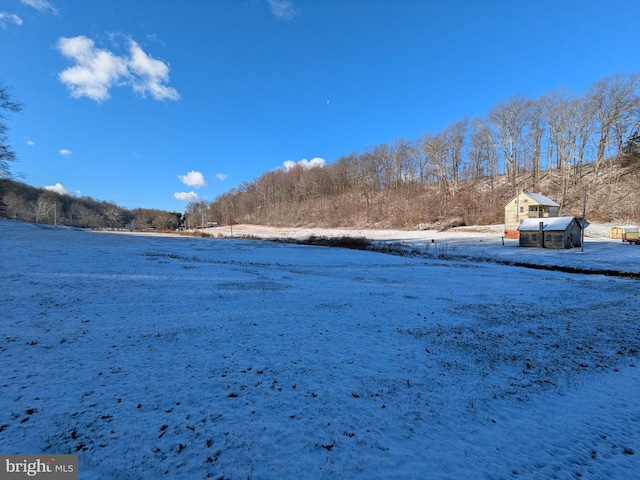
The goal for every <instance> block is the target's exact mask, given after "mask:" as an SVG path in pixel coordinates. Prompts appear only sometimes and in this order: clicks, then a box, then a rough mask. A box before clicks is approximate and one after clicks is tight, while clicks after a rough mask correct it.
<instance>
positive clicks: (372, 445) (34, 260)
mask: <svg viewBox="0 0 640 480" xmlns="http://www.w3.org/2000/svg"><path fill="white" fill-rule="evenodd" d="M590 228H591V227H590ZM243 229H244V230H246V231H243ZM475 230H476V231H474V229H470V228H467V229H456V230H455V231H453V232H451V231H450V232H432V231H429V232H384V233H378V234H374V233H372V232H371V231H368V232H364V231H362V232H361V233H358V231H348V232H347V234H348V235H350V236H366V237H371V238H376V239H378V240H385V241H393V242H402V243H403V244H408V245H411V246H412V248H415V249H416V251H423V253H424V255H422V256H414V257H403V256H397V255H385V254H381V253H375V252H368V251H356V250H344V249H335V248H327V247H317V246H305V245H292V244H282V243H273V242H267V241H255V240H242V239H228V238H220V239H212V238H191V237H177V236H176V237H161V236H153V235H145V236H131V235H114V234H104V233H91V232H85V231H79V230H73V229H67V228H59V227H58V228H56V227H51V226H44V225H31V224H25V223H17V222H10V221H5V220H0V248H1V250H0V251H2V252H3V253H2V257H1V259H0V267H1V271H2V273H3V276H4V278H5V288H3V289H2V291H1V293H0V322H1V323H0V325H1V326H2V331H1V334H2V335H1V336H0V358H1V359H2V362H1V363H0V365H1V370H0V373H1V374H2V380H1V381H0V452H2V453H44V452H48V453H77V454H78V455H79V458H80V478H81V479H103V478H104V479H109V478H114V479H120V478H123V479H136V478H142V479H155V478H161V477H164V478H184V479H200V478H232V479H239V478H253V479H256V478H257V479H260V478H265V479H266V478H278V479H280V478H312V479H314V478H455V479H457V478H496V479H499V478H577V477H582V478H624V479H627V478H634V476H635V477H636V478H637V475H638V473H637V472H639V471H640V402H639V400H640V372H639V368H638V362H639V359H638V351H639V350H640V323H639V321H638V313H639V311H640V308H639V307H640V283H639V282H640V280H638V279H634V278H619V277H615V276H604V275H584V274H573V273H563V272H558V271H547V270H536V269H531V268H522V267H514V266H508V265H504V264H501V263H499V262H500V261H505V260H507V261H512V262H513V261H523V262H525V263H531V264H536V263H537V264H545V265H564V266H576V267H577V268H578V267H579V268H587V269H589V268H591V267H593V268H591V269H596V268H601V269H607V270H618V271H625V272H640V247H634V246H630V245H623V244H622V243H621V242H620V241H619V240H616V241H613V240H609V239H607V238H606V235H604V234H603V235H600V234H597V235H595V236H587V241H586V244H585V248H584V251H581V249H579V248H578V249H573V250H541V249H523V248H519V247H517V242H515V241H513V240H505V241H504V245H503V244H502V238H501V236H500V232H499V231H498V230H496V229H475ZM593 231H594V232H597V229H595V228H594V230H593ZM217 232H219V233H220V234H221V235H224V234H228V233H229V232H228V231H227V232H225V231H224V229H223V228H220V229H218V230H217ZM272 233H274V235H273V236H274V237H276V236H277V237H281V236H283V232H282V231H280V232H272ZM245 234H246V235H255V236H263V237H266V236H268V232H267V231H266V230H265V229H261V230H259V231H257V230H256V229H255V228H253V229H252V227H243V226H234V235H245ZM311 234H314V235H324V236H331V235H334V234H336V232H330V231H313V232H312V233H311ZM287 235H288V236H292V237H296V236H301V237H304V236H307V235H308V234H307V233H305V232H298V231H291V232H289V233H288V234H287ZM432 240H433V241H432ZM442 253H445V255H440V254H442ZM436 254H437V255H436ZM444 257H446V258H447V260H443V259H442V258H444ZM479 260H480V261H479ZM494 260H497V262H496V261H494Z"/></svg>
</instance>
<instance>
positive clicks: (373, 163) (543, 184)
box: [186, 73, 640, 227]
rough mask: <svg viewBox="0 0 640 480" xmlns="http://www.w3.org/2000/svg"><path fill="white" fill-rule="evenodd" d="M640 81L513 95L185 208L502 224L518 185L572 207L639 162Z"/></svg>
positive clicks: (221, 216)
mask: <svg viewBox="0 0 640 480" xmlns="http://www.w3.org/2000/svg"><path fill="white" fill-rule="evenodd" d="M639 86H640V77H639V75H638V73H632V74H620V75H615V76H611V77H607V78H604V79H602V80H599V81H597V82H595V83H594V84H593V85H591V86H590V87H589V88H588V89H587V90H586V91H585V92H584V94H583V95H580V96H578V95H576V94H574V93H572V92H571V91H569V90H567V89H561V90H556V91H551V92H548V93H545V94H543V95H541V96H540V97H538V98H535V99H532V98H527V97H524V96H522V95H514V96H511V97H509V98H506V99H505V100H503V101H501V102H499V103H498V104H496V105H495V106H493V107H492V108H491V109H490V110H489V112H488V113H487V114H486V115H485V116H484V117H479V118H474V119H469V118H462V119H460V120H456V121H454V122H451V123H450V124H449V125H448V126H447V127H446V128H444V129H443V130H442V131H437V132H426V133H424V134H423V135H421V136H420V137H419V138H417V139H413V140H406V139H403V138H400V139H396V140H394V141H393V142H392V143H383V144H380V145H376V146H372V147H369V148H366V149H365V150H364V151H362V152H353V153H350V154H347V155H344V156H342V157H340V158H338V159H337V160H336V161H334V162H333V163H331V164H328V165H324V166H312V167H310V166H309V165H295V166H293V167H290V168H281V169H277V170H275V171H269V172H265V173H264V174H262V175H261V176H260V177H259V178H258V179H256V180H254V181H250V182H244V183H242V184H240V185H239V186H238V188H236V189H233V190H231V191H229V192H227V193H224V194H222V195H220V196H218V197H217V198H216V199H215V200H214V201H212V202H206V201H200V202H192V203H190V204H189V205H188V207H187V212H186V216H187V217H191V218H193V219H199V220H198V221H195V220H194V221H193V223H194V224H195V223H199V224H202V223H205V222H206V221H207V220H213V221H218V222H221V223H242V222H247V223H265V224H275V225H318V226H321V225H322V226H346V225H360V226H383V227H385V226H395V227H414V226H415V225H417V224H419V223H434V222H439V221H444V219H445V218H447V217H448V218H452V217H456V218H458V221H459V222H462V223H467V224H473V223H486V222H492V223H493V222H495V223H502V215H503V210H502V209H503V207H504V204H505V203H506V201H508V199H510V198H511V197H512V196H514V195H515V193H516V192H517V190H519V189H524V190H529V191H533V192H541V193H545V194H546V195H548V196H551V197H552V198H554V199H555V200H556V201H557V202H558V203H560V205H561V206H562V207H563V208H564V210H565V211H566V210H568V209H571V208H574V207H575V206H576V205H575V204H576V203H578V197H580V198H581V197H582V192H583V190H584V188H585V187H586V188H588V191H589V194H590V195H591V196H592V197H593V198H594V199H595V198H599V196H601V195H602V194H603V188H605V184H607V183H608V184H610V183H611V180H610V177H611V175H612V174H614V169H617V170H615V171H617V172H619V174H620V175H622V174H623V173H624V171H622V170H619V167H620V161H621V159H623V158H625V159H626V162H627V164H628V163H629V161H630V159H631V158H636V159H637V156H636V157H633V156H631V157H630V156H629V155H628V152H629V151H632V150H633V146H634V142H637V141H638V138H639V131H640V96H639ZM620 172H622V173H620ZM614 177H615V174H614ZM605 178H606V179H608V180H606V181H605V182H604V183H603V181H604V179H605ZM601 213H602V215H605V216H606V215H607V214H606V213H605V212H604V210H602V211H601ZM610 214H613V212H610ZM615 214H616V215H618V214H620V212H615ZM628 214H629V215H634V214H635V213H634V212H628Z"/></svg>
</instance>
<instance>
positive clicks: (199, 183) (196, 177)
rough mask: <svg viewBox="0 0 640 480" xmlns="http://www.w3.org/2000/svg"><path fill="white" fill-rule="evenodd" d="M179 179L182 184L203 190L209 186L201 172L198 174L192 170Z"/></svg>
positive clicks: (179, 176)
mask: <svg viewBox="0 0 640 480" xmlns="http://www.w3.org/2000/svg"><path fill="white" fill-rule="evenodd" d="M178 178H179V179H180V181H181V182H182V183H184V184H185V185H187V186H189V187H194V188H201V187H204V186H205V185H206V184H207V181H206V180H205V179H204V175H203V174H202V173H200V172H196V171H195V170H191V171H190V172H188V173H187V174H186V175H178Z"/></svg>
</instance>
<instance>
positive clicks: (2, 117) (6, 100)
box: [0, 82, 22, 179]
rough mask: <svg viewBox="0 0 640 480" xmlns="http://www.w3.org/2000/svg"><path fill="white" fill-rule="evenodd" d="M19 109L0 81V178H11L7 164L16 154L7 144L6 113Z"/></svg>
mask: <svg viewBox="0 0 640 480" xmlns="http://www.w3.org/2000/svg"><path fill="white" fill-rule="evenodd" d="M21 110H22V105H21V104H20V103H19V102H16V101H15V100H13V99H12V98H11V93H10V90H9V88H8V87H7V86H5V85H4V84H3V83H2V82H0V179H2V178H11V171H10V168H9V164H10V163H11V162H14V161H15V160H16V154H15V152H14V151H13V150H12V149H11V147H10V146H9V144H8V138H7V131H8V130H9V127H8V126H7V124H6V119H7V113H8V112H13V113H17V112H19V111H21Z"/></svg>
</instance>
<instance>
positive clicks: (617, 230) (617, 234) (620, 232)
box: [609, 226, 638, 239]
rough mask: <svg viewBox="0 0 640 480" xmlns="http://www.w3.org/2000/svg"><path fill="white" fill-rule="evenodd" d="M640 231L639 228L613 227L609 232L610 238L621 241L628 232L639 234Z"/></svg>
mask: <svg viewBox="0 0 640 480" xmlns="http://www.w3.org/2000/svg"><path fill="white" fill-rule="evenodd" d="M637 231H638V227H630V226H627V227H613V228H612V229H611V230H610V231H609V238H617V239H620V238H622V237H624V234H625V233H627V232H637Z"/></svg>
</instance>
